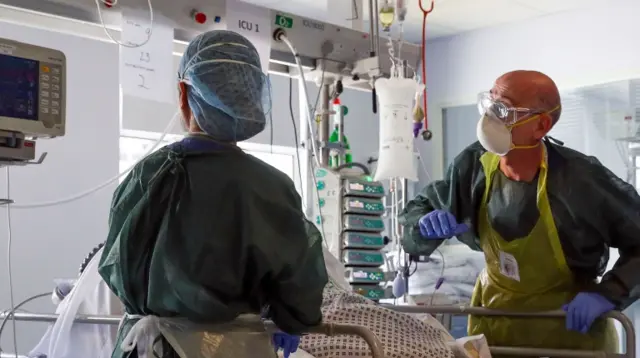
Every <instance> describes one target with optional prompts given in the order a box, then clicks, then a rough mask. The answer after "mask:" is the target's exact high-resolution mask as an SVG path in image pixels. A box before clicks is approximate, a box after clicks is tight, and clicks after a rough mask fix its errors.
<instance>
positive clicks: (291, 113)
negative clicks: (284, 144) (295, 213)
mask: <svg viewBox="0 0 640 358" xmlns="http://www.w3.org/2000/svg"><path fill="white" fill-rule="evenodd" d="M289 114H290V116H291V124H293V140H294V141H295V146H296V161H297V164H298V179H299V180H300V191H301V192H302V194H303V195H304V191H303V190H302V188H303V187H304V185H303V184H304V183H303V182H302V164H301V162H300V142H299V141H298V125H297V124H296V117H295V115H294V114H293V78H291V77H289ZM305 190H306V189H305Z"/></svg>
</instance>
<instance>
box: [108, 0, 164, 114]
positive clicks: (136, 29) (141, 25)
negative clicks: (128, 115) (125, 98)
mask: <svg viewBox="0 0 640 358" xmlns="http://www.w3.org/2000/svg"><path fill="white" fill-rule="evenodd" d="M154 15H155V16H154V19H153V28H151V24H150V23H149V20H150V19H149V11H148V10H141V9H140V10H139V9H132V8H124V9H123V11H122V37H121V40H120V42H121V43H123V44H127V45H129V46H120V84H121V86H122V91H123V93H124V94H125V95H129V96H135V97H140V98H144V99H148V100H153V101H156V102H166V103H174V102H175V98H173V92H174V91H173V89H174V87H175V86H176V74H175V73H174V72H175V71H174V68H173V67H174V66H173V27H171V26H168V25H167V23H168V21H166V20H165V21H163V20H164V19H163V18H162V17H160V16H158V15H156V14H154ZM149 35H151V37H150V38H149ZM147 38H149V40H148V41H147ZM145 41H147V42H146V43H145V44H144V45H142V46H139V47H138V46H136V45H138V44H142V43H144V42H145Z"/></svg>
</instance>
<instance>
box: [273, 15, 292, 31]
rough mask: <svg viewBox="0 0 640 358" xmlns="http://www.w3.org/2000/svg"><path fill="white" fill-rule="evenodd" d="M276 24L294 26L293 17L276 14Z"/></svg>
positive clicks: (286, 27)
mask: <svg viewBox="0 0 640 358" xmlns="http://www.w3.org/2000/svg"><path fill="white" fill-rule="evenodd" d="M276 25H277V26H280V27H284V28H285V29H290V28H292V27H293V19H292V18H290V17H286V16H282V15H276Z"/></svg>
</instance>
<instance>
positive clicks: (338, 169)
mask: <svg viewBox="0 0 640 358" xmlns="http://www.w3.org/2000/svg"><path fill="white" fill-rule="evenodd" d="M351 167H357V168H359V169H362V172H363V173H364V175H371V171H370V170H369V168H368V167H367V166H366V165H364V164H362V163H357V162H353V163H345V164H340V165H338V166H337V167H336V168H335V170H336V171H337V172H339V171H340V170H342V169H345V168H351Z"/></svg>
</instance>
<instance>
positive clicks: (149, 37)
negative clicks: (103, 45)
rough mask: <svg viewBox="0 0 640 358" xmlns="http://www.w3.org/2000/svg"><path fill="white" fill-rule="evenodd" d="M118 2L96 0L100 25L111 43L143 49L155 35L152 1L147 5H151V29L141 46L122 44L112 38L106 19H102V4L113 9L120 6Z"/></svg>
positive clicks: (148, 30)
mask: <svg viewBox="0 0 640 358" xmlns="http://www.w3.org/2000/svg"><path fill="white" fill-rule="evenodd" d="M118 1H119V0H95V2H96V8H97V9H98V19H100V25H102V29H103V30H104V33H105V34H107V37H108V38H109V39H110V40H111V41H113V42H115V43H117V44H118V45H120V46H122V47H127V48H138V47H142V46H144V45H146V44H147V43H148V42H149V40H151V35H152V33H153V6H152V5H151V0H147V4H148V5H149V28H148V29H147V31H146V34H147V38H146V39H145V40H144V41H143V42H141V43H139V44H134V43H122V42H120V41H118V40H116V39H114V38H113V36H111V33H110V32H109V29H108V28H107V25H105V23H104V19H103V18H102V9H101V8H100V3H102V4H104V5H108V6H111V7H113V6H116V5H118Z"/></svg>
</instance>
